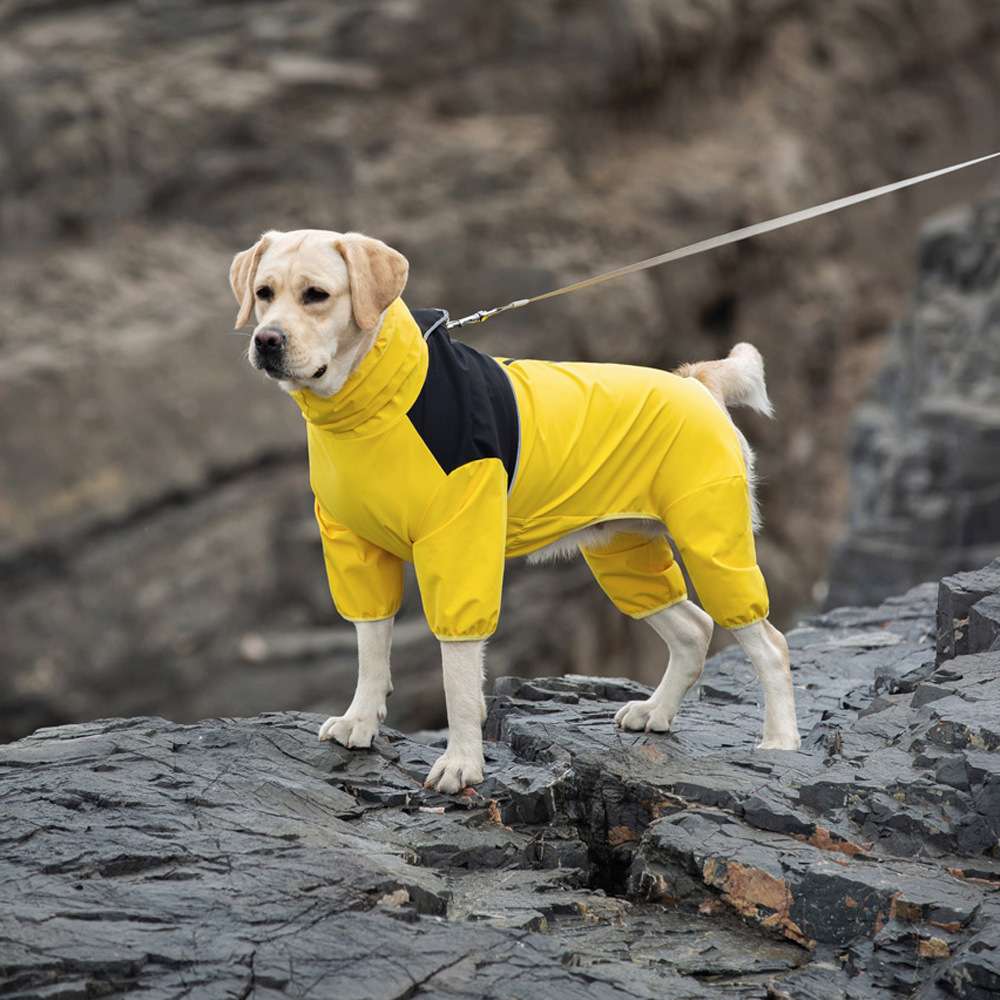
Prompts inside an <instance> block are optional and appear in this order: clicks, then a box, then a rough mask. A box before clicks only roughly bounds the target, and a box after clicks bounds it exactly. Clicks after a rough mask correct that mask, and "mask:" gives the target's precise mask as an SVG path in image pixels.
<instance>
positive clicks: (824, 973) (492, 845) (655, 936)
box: [0, 570, 1000, 1000]
mask: <svg viewBox="0 0 1000 1000" xmlns="http://www.w3.org/2000/svg"><path fill="white" fill-rule="evenodd" d="M984 572H986V571H984ZM984 572H981V573H978V574H970V575H969V576H968V577H967V578H964V579H963V578H961V577H954V578H950V579H949V580H946V581H944V582H943V583H942V584H941V585H940V587H937V586H935V585H933V584H927V585H923V586H921V587H918V588H916V589H914V590H912V591H910V592H908V593H907V594H905V595H902V596H900V597H897V598H893V599H891V600H889V601H887V602H885V603H884V604H882V605H880V606H878V607H873V608H841V609H838V610H836V611H832V612H830V613H828V614H825V615H822V616H820V617H817V618H814V619H812V620H811V621H809V622H808V623H806V624H805V625H803V626H802V627H800V628H798V629H796V630H794V631H793V632H791V633H790V635H789V642H790V646H791V650H792V663H793V670H794V674H795V686H796V690H797V692H798V697H799V707H800V720H799V721H800V725H801V728H802V731H803V733H804V734H807V735H806V737H805V739H804V742H803V747H802V750H801V751H799V752H795V753H792V752H780V751H770V752H760V751H756V750H755V749H754V743H755V739H756V737H757V733H758V730H759V724H760V718H759V717H760V708H759V706H758V705H757V691H756V684H755V681H754V679H753V677H752V673H751V670H750V668H749V666H748V665H747V664H746V663H744V662H743V661H742V660H741V658H740V656H739V655H738V652H737V651H735V650H729V651H726V652H724V653H723V654H721V655H719V656H717V657H715V658H713V659H712V660H711V661H710V662H709V664H708V665H707V668H706V671H705V676H704V679H703V683H702V685H701V687H700V689H699V697H697V698H695V699H692V700H691V702H690V703H689V704H687V705H686V706H685V708H684V710H683V712H682V713H681V715H680V716H679V717H678V720H677V722H676V724H675V732H673V733H670V734H666V735H658V734H652V735H636V734H623V733H621V732H618V731H616V730H615V728H614V727H613V725H612V723H611V719H612V716H613V714H614V711H615V708H616V706H617V705H618V704H619V703H621V702H622V701H625V700H628V699H630V698H635V697H637V696H642V695H643V694H644V692H645V689H644V688H642V687H641V686H640V685H638V684H636V683H635V682H633V681H628V680H614V679H609V678H603V677H586V676H568V677H561V678H534V679H521V678H516V677H503V678H500V679H499V680H498V681H497V683H496V686H495V693H494V695H493V697H492V699H491V704H490V712H489V717H488V719H487V723H486V732H487V737H488V742H487V761H488V777H487V780H486V781H485V783H484V784H483V785H481V786H480V787H479V788H477V789H476V790H475V792H472V791H471V790H470V791H468V792H467V793H466V794H464V795H462V796H457V797H444V796H440V795H437V794H436V793H433V792H429V791H426V790H424V789H423V788H422V787H421V781H422V779H423V777H424V776H425V774H426V772H427V770H428V768H429V767H430V765H431V763H432V761H433V760H434V759H435V758H436V756H437V755H438V754H439V753H440V750H441V747H442V746H443V736H442V735H441V734H438V733H434V732H423V733H420V734H415V735H413V736H406V735H403V734H402V733H399V732H396V731H393V730H386V731H385V732H384V733H383V734H382V735H381V736H380V737H379V738H378V739H377V740H376V742H375V745H374V747H373V749H372V750H371V751H349V750H346V749H344V748H342V747H339V746H335V745H330V744H320V743H319V742H318V741H317V740H316V730H317V726H318V724H319V722H320V721H321V718H320V717H319V716H314V715H309V714H304V713H274V714H269V715H261V716H257V717H255V718H247V719H214V720H208V721H203V722H199V723H196V724H191V725H180V724H176V723H172V722H167V721H165V720H163V719H158V718H135V719H111V720H104V721H99V722H93V723H84V724H78V725H71V726H63V727H60V728H54V729H47V730H41V731H39V732H37V733H35V734H34V735H32V736H30V737H27V738H24V739H22V740H20V741H18V742H16V743H13V744H10V745H8V746H6V747H4V748H3V749H2V751H0V795H2V801H3V808H4V824H3V828H2V834H0V835H2V838H3V842H4V849H3V852H2V855H0V884H2V885H4V886H5V893H4V896H5V905H4V906H3V908H0V993H2V994H3V995H5V996H14V997H22V998H36V997H37V998H41V997H76V996H81V997H82V996H121V995H126V994H128V995H138V996H144V997H147V996H148V997H150V998H154V997H156V998H159V997H163V998H167V997H176V996H192V997H201V996H204V997H226V996H228V997H242V998H246V997H260V998H265V997H278V996H288V997H306V996H310V997H350V998H378V1000H390V998H403V997H428V998H431V997H434V998H445V997H448V998H470V1000H472V998H479V997H489V998H492V997H495V998H511V997H514V998H533V1000H534V998H538V997H546V998H550V997H551V998H584V997H586V998H602V997H608V998H611V997H619V996H625V995H628V996H631V997H641V998H650V1000H652V998H657V1000H661V998H663V997H671V998H707V997H719V998H741V1000H742V998H745V1000H750V998H756V1000H765V998H772V1000H775V998H814V1000H832V998H843V1000H847V998H864V997H873V998H876V997H896V996H915V997H921V998H942V1000H943V998H944V997H956V996H957V997H964V998H969V1000H985V998H987V997H993V996H997V995H998V994H1000V961H998V957H997V947H998V945H1000V921H998V917H1000V858H998V856H997V844H998V837H1000V652H997V651H989V650H987V651H980V650H979V649H978V648H977V647H976V646H975V636H976V635H977V634H978V633H976V632H975V631H974V630H970V631H969V632H968V637H967V638H966V639H965V640H963V641H964V642H965V643H966V644H965V645H964V646H963V650H962V653H961V655H958V656H954V657H952V658H947V659H940V658H939V655H938V646H937V639H938V637H939V635H940V628H939V625H940V621H941V617H940V616H941V607H942V606H944V607H946V608H948V609H951V608H953V607H954V600H953V597H954V595H955V594H957V593H966V592H972V591H975V589H976V587H977V586H979V585H980V584H981V582H982V580H983V579H984ZM989 572H992V570H989ZM997 595H1000V589H998V590H997V592H996V593H995V594H994V595H992V597H993V598H995V597H996V596H997ZM990 600H991V597H983V598H980V600H979V602H977V604H976V607H978V606H980V604H982V603H983V602H984V601H986V602H987V603H988V602H989V601H990ZM939 602H940V603H939ZM949 602H951V603H949ZM950 613H951V611H950V610H949V611H947V614H950Z"/></svg>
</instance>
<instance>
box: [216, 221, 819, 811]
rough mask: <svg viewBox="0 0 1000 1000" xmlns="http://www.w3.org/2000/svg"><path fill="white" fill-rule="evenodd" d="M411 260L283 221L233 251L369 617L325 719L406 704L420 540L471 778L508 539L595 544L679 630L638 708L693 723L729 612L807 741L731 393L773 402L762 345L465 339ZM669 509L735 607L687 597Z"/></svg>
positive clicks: (634, 721) (452, 723) (345, 577)
mask: <svg viewBox="0 0 1000 1000" xmlns="http://www.w3.org/2000/svg"><path fill="white" fill-rule="evenodd" d="M407 274H408V263H407V261H406V259H405V257H403V256H402V254H400V253H398V252H397V251H395V250H393V249H392V248H391V247H389V246H387V245H386V244H384V243H382V242H380V241H378V240H374V239H370V238H368V237H365V236H362V235H360V234H356V233H346V234H342V233H336V232H331V231H326V230H313V229H307V230H297V231H295V232H268V233H265V234H264V236H263V237H261V239H260V240H259V241H258V242H257V243H256V244H255V245H254V246H252V247H250V248H249V249H247V250H244V251H243V252H241V253H239V254H237V255H236V257H235V259H234V260H233V263H232V268H231V270H230V283H231V285H232V289H233V293H234V294H235V296H236V299H237V301H238V303H239V314H238V316H237V319H236V326H237V328H239V327H242V326H244V325H245V324H246V323H247V322H249V320H250V318H251V316H255V318H256V325H255V328H254V331H253V335H252V337H251V340H250V348H249V360H250V363H251V364H252V365H253V366H254V367H255V368H257V369H259V370H260V371H262V372H263V373H264V374H265V375H266V376H267V377H268V378H271V379H274V380H275V381H276V382H277V383H278V385H279V386H281V388H282V389H284V390H285V391H287V392H288V393H290V394H291V395H292V396H293V398H294V399H295V400H296V402H297V403H298V405H299V406H300V407H301V409H302V411H303V414H304V416H305V417H306V421H307V430H308V436H309V451H310V472H311V481H312V486H313V490H314V492H315V494H316V498H317V506H316V514H317V520H318V522H319V527H320V532H321V535H322V538H323V548H324V555H325V558H326V564H327V570H328V575H329V578H330V586H331V591H332V593H333V597H334V600H335V601H336V604H337V607H338V609H339V610H340V611H341V613H342V614H343V615H344V617H345V618H348V619H349V620H351V621H353V622H354V623H355V625H356V628H357V637H358V659H359V667H358V683H357V689H356V691H355V694H354V699H353V701H352V702H351V704H350V706H349V707H348V708H347V710H346V711H345V712H344V714H343V715H339V716H333V717H331V718H329V719H327V721H326V722H325V723H324V724H323V725H322V727H321V728H320V732H319V736H320V739H324V740H336V741H337V742H338V743H341V744H343V745H344V746H347V747H368V746H370V745H371V741H372V739H373V737H374V736H375V734H376V733H377V731H378V726H379V723H380V722H381V721H382V720H383V719H384V718H385V712H386V698H387V697H388V695H389V693H390V692H391V690H392V683H391V678H390V669H389V653H390V644H391V638H392V624H393V617H394V615H395V613H396V611H397V610H398V607H399V601H400V600H401V594H402V563H403V561H404V560H406V561H412V562H413V563H414V565H415V567H416V571H417V577H418V581H419V583H420V591H421V597H422V599H423V603H424V608H425V611H426V612H427V616H428V621H429V623H430V625H431V628H432V630H433V631H434V634H435V635H436V636H437V637H438V638H439V639H440V640H441V657H442V666H443V674H444V689H445V700H446V704H447V712H448V726H449V735H448V745H447V749H446V751H445V753H444V754H443V755H442V756H441V758H440V759H439V760H438V761H437V762H436V763H435V765H434V766H433V768H432V769H431V771H430V774H429V775H428V778H427V785H428V786H429V787H433V788H436V789H437V790H439V791H441V792H446V793H454V792H457V791H459V790H460V789H462V788H463V787H465V786H467V785H474V784H476V783H478V782H480V781H482V780H483V746H482V732H481V724H482V720H483V717H484V711H485V710H484V701H483V694H482V666H483V653H484V647H485V640H486V638H488V636H489V635H490V634H491V633H492V631H493V629H494V628H495V627H496V617H497V614H498V612H499V603H500V586H501V582H502V576H503V560H504V557H505V555H507V556H511V555H526V554H534V556H535V557H537V556H538V555H539V554H542V555H544V554H546V553H548V554H552V553H555V554H562V553H577V552H582V554H583V556H584V558H586V560H587V562H588V564H589V565H590V568H591V569H592V570H593V572H594V575H595V577H596V578H597V580H598V582H599V583H600V584H601V586H602V588H603V589H604V590H605V591H606V593H607V594H608V596H609V597H610V598H611V599H612V601H614V603H615V604H616V606H618V607H619V608H620V609H621V610H622V611H624V612H625V613H626V614H629V615H631V616H632V617H634V618H637V619H643V620H645V621H647V622H648V623H649V624H650V625H651V626H652V628H653V629H654V630H655V631H656V632H657V634H658V635H659V636H660V637H661V638H662V639H663V640H664V642H665V643H666V645H667V647H668V650H669V662H668V666H667V670H666V672H665V674H664V677H663V680H662V682H661V683H660V685H659V686H658V687H657V689H656V691H655V692H654V693H653V694H652V695H651V697H650V698H648V699H646V700H643V701H636V702H629V703H628V704H626V705H624V706H623V707H622V708H621V710H620V711H619V712H618V714H617V716H616V717H615V721H616V722H617V724H618V725H619V726H621V727H622V728H624V729H629V730H636V731H647V732H649V731H657V732H665V731H667V730H668V729H669V728H670V725H671V722H672V720H673V718H674V715H675V714H676V712H677V710H678V708H679V706H680V703H681V699H682V698H683V697H684V695H685V694H686V693H687V691H688V690H689V689H690V688H691V687H692V686H693V685H694V683H695V682H696V681H697V680H698V677H699V676H700V674H701V671H702V667H703V665H704V661H705V655H706V652H707V649H708V644H709V640H710V638H711V635H712V630H713V620H714V621H715V622H718V623H720V624H722V625H723V627H725V628H727V629H730V630H731V631H732V632H733V634H734V635H735V636H736V638H737V640H738V641H739V643H740V645H741V646H742V648H743V649H744V651H745V652H746V653H747V655H748V656H749V658H750V660H751V662H752V664H753V666H754V668H755V670H756V673H757V675H758V678H759V679H760V682H761V685H762V688H763V691H764V696H765V706H764V729H763V737H762V740H761V743H760V744H759V745H760V747H762V748H765V749H795V748H797V747H798V745H799V735H798V729H797V725H796V719H795V703H794V695H793V691H792V681H791V673H790V669H789V660H788V647H787V645H786V643H785V640H784V638H783V637H782V635H781V633H780V632H778V631H777V630H776V629H775V628H774V627H773V626H771V625H770V623H769V622H768V621H767V594H766V588H765V587H764V583H763V577H762V576H761V575H760V571H759V569H758V568H757V565H756V557H755V555H754V550H753V539H752V527H751V524H752V521H753V519H754V518H753V515H754V499H753V488H752V464H753V463H752V454H751V453H750V451H749V448H748V447H747V445H746V441H745V439H743V437H742V435H741V434H739V432H738V431H737V430H736V428H735V426H734V425H733V424H732V422H731V421H730V419H729V417H728V414H727V412H726V405H727V404H729V405H736V404H742V405H748V406H751V407H753V408H755V409H757V410H759V411H761V412H765V413H769V412H770V404H769V403H768V400H767V394H766V390H765V387H764V376H763V366H762V363H761V359H760V355H759V354H758V353H757V352H756V351H755V350H754V349H753V348H752V347H750V345H747V344H742V345H737V347H736V348H734V349H733V351H732V353H731V354H730V356H729V358H727V359H724V360H722V361H715V362H704V363H701V364H698V365H692V366H686V367H685V369H682V370H681V371H680V372H679V373H678V374H671V373H666V372H656V371H654V370H652V369H643V368H632V367H628V366H624V365H574V364H551V363H547V362H538V361H513V362H512V361H511V359H493V358H488V357H486V356H485V355H482V354H480V353H479V352H477V351H474V350H473V349H472V348H469V347H466V346H465V345H462V344H460V343H458V342H457V341H452V340H451V339H450V337H448V335H447V332H446V326H445V320H446V319H447V316H446V314H444V313H441V312H439V311H433V310H422V311H421V310H415V311H414V312H413V313H412V314H411V313H410V311H409V310H408V309H407V308H406V306H405V305H403V303H402V300H401V299H400V295H401V294H402V292H403V288H404V286H405V284H406V279H407ZM679 376H693V377H679ZM574 393H576V394H578V395H577V396H574ZM580 394H582V395H580ZM577 398H579V399H582V400H583V402H582V404H580V405H577V404H576V403H574V400H575V399H577ZM560 400H561V401H562V402H560V403H559V405H560V406H562V409H561V410H560V411H558V412H557V411H555V410H553V409H552V407H554V406H555V405H556V402H558V401H560ZM567 400H568V402H567ZM581 414H583V416H581ZM404 418H408V419H404ZM586 421H596V423H593V424H591V425H590V427H589V430H588V434H589V437H588V438H587V440H586V441H583V442H581V441H579V440H578V441H572V440H570V437H568V435H571V434H572V433H573V432H574V431H573V428H574V426H576V425H581V426H582V423H584V422H586ZM543 422H544V424H545V427H546V432H545V433H543V434H539V433H538V427H537V425H539V424H540V423H543ZM623 428H625V430H623ZM627 433H631V434H632V437H631V438H630V439H628V440H626V439H625V438H623V437H620V435H623V434H627ZM616 435H619V437H616ZM556 443H559V444H560V446H561V447H563V451H561V452H557V451H556V450H554V449H555V444H556ZM522 452H523V453H522ZM546 463H548V464H546ZM671 463H672V464H671ZM664 469H666V470H669V472H670V474H669V475H664V474H663V470H664ZM650 470H652V472H650ZM654 472H655V473H656V476H658V477H659V478H656V476H654V475H653V473H654ZM566 476H574V477H575V478H574V479H573V480H572V482H570V483H569V484H568V485H567V482H565V481H564V480H563V479H560V478H559V477H564V478H565V477H566ZM643 477H645V479H643ZM699 477H700V478H699ZM643 484H645V485H643ZM567 497H569V498H570V499H566V498H567ZM580 497H584V498H585V500H586V504H587V506H586V507H585V509H584V511H583V513H581V512H580V510H579V509H577V508H574V507H573V503H574V502H577V500H578V498H580ZM579 502H580V503H582V502H583V501H579ZM657 505H659V506H657ZM526 509H530V511H531V514H530V516H529V515H527V514H525V513H524V511H525V510H526ZM668 510H669V512H670V516H669V517H668V516H666V511H668ZM414 511H417V513H414ZM595 514H597V515H598V516H594V515H595ZM667 524H669V529H670V533H671V536H672V537H674V538H675V540H676V541H677V544H678V546H679V547H680V550H681V553H682V555H683V557H684V562H685V564H686V566H687V569H688V571H689V572H690V573H691V575H692V577H693V578H694V580H695V583H696V585H697V587H698V591H699V596H700V598H701V600H702V603H703V604H704V606H705V608H706V609H708V611H709V612H710V614H711V616H710V614H708V613H706V611H703V610H702V609H701V608H699V607H698V606H697V605H696V604H694V603H693V602H691V601H690V600H688V599H687V592H686V590H685V589H684V582H683V577H682V575H681V573H680V570H679V568H678V567H677V564H676V562H674V561H673V557H672V555H671V552H670V547H669V545H668V543H667V541H666V539H665V533H666V526H667ZM678 529H679V530H678Z"/></svg>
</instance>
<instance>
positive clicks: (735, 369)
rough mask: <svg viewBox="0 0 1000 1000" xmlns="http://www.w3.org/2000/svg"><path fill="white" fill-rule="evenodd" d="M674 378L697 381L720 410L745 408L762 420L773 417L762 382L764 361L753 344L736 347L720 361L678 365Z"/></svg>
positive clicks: (772, 409) (764, 385) (772, 410)
mask: <svg viewBox="0 0 1000 1000" xmlns="http://www.w3.org/2000/svg"><path fill="white" fill-rule="evenodd" d="M677 374H678V375H682V376H685V377H687V378H696V379H697V380H698V381H699V382H701V384H702V385H704V386H705V388H706V389H708V391H709V392H710V393H711V394H712V395H713V396H714V397H715V398H716V399H717V400H718V401H719V404H720V405H721V406H723V407H730V406H748V407H750V409H751V410H756V411H757V413H762V414H764V416H765V417H773V416H774V408H773V407H772V406H771V400H770V399H768V398H767V385H766V383H765V382H764V359H763V358H762V357H761V356H760V351H758V350H757V348H756V347H754V346H753V344H737V345H736V346H735V347H734V348H733V349H732V350H731V351H730V352H729V356H728V357H727V358H723V359H722V360H721V361H696V362H695V363H694V364H689V365H681V366H680V368H678V369H677Z"/></svg>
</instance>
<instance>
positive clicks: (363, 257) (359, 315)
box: [334, 233, 410, 330]
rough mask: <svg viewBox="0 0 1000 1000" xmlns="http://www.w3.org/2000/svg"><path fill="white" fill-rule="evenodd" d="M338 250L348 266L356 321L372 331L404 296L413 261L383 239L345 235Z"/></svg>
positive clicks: (351, 234)
mask: <svg viewBox="0 0 1000 1000" xmlns="http://www.w3.org/2000/svg"><path fill="white" fill-rule="evenodd" d="M334 247H335V248H336V249H337V251H338V253H339V254H340V255H341V256H342V257H343V258H344V262H345V263H346V264H347V278H348V280H349V281H350V283H351V309H352V310H353V312H354V322H355V323H357V324H358V326H359V327H360V328H361V329H362V330H370V329H371V328H372V327H373V326H375V324H376V323H377V322H378V318H379V316H381V315H382V313H383V312H384V311H385V310H386V308H387V307H388V306H389V305H390V304H391V303H392V302H395V300H396V299H398V298H399V296H400V295H401V294H402V291H403V289H404V288H405V287H406V277H407V275H408V274H409V273H410V262H409V261H408V260H407V259H406V258H405V257H404V256H403V255H402V254H401V253H400V252H399V251H398V250H393V249H392V247H390V246H388V245H387V244H385V243H383V242H382V241H381V240H374V239H372V238H371V237H370V236H362V235H361V234H360V233H345V234H344V236H343V238H342V239H339V240H337V241H336V242H335V243H334Z"/></svg>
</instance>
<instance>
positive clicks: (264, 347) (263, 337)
mask: <svg viewBox="0 0 1000 1000" xmlns="http://www.w3.org/2000/svg"><path fill="white" fill-rule="evenodd" d="M253 342H254V346H255V347H256V348H257V350H258V351H260V352H261V354H274V353H276V352H277V351H280V350H281V349H282V348H283V347H284V346H285V335H284V334H283V333H282V332H281V330H276V329H275V328H274V327H273V326H266V327H264V329H263V330H258V331H257V332H256V333H255V334H254V335H253Z"/></svg>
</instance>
